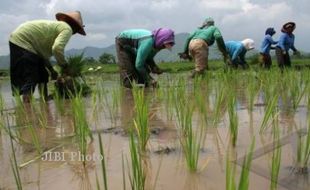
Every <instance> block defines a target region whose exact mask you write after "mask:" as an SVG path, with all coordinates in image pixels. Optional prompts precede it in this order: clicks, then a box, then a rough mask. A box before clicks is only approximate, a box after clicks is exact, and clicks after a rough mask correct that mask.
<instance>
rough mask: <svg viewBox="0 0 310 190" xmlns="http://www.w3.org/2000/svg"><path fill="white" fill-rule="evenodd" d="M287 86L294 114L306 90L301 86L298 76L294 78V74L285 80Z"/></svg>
mask: <svg viewBox="0 0 310 190" xmlns="http://www.w3.org/2000/svg"><path fill="white" fill-rule="evenodd" d="M287 84H288V90H289V94H290V98H291V101H292V106H293V112H296V110H297V108H298V105H299V103H300V101H301V99H302V97H303V96H304V94H305V91H306V88H305V86H304V85H302V83H301V81H300V79H299V76H296V73H294V74H292V75H290V77H289V78H288V79H287Z"/></svg>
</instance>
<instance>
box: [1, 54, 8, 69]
mask: <svg viewBox="0 0 310 190" xmlns="http://www.w3.org/2000/svg"><path fill="white" fill-rule="evenodd" d="M9 67H10V56H9V55H3V56H0V69H9Z"/></svg>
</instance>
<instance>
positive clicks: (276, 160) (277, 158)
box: [270, 123, 282, 190]
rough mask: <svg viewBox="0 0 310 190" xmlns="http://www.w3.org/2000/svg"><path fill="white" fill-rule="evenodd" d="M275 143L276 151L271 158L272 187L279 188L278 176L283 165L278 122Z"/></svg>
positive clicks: (275, 124)
mask: <svg viewBox="0 0 310 190" xmlns="http://www.w3.org/2000/svg"><path fill="white" fill-rule="evenodd" d="M273 143H274V148H275V149H274V151H273V152H272V159H271V174H270V175H271V182H270V189H271V190H275V189H277V184H278V177H279V171H280V165H281V152H282V150H281V145H280V132H279V125H278V123H274V124H273Z"/></svg>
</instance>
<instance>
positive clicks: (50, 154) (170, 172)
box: [0, 68, 310, 190]
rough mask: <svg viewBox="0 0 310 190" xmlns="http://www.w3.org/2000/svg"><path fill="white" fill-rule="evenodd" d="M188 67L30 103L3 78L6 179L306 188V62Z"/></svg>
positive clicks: (169, 189)
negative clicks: (203, 69) (154, 84)
mask: <svg viewBox="0 0 310 190" xmlns="http://www.w3.org/2000/svg"><path fill="white" fill-rule="evenodd" d="M188 76H189V72H179V73H164V74H162V75H160V76H158V77H157V80H158V82H159V88H156V89H152V88H151V89H144V88H140V87H137V86H135V87H134V88H133V89H131V90H130V89H124V88H122V87H121V86H120V85H119V77H118V74H108V73H99V74H98V73H96V74H93V75H92V74H87V82H88V83H89V84H91V86H92V92H91V94H90V95H89V96H87V97H81V96H76V97H72V98H71V99H62V98H60V97H59V96H57V94H55V96H54V99H53V100H50V101H48V102H42V101H39V100H38V99H37V98H35V99H34V100H33V101H32V102H31V103H30V105H28V106H24V105H23V104H22V102H21V100H20V99H18V98H13V97H12V96H11V92H10V85H9V81H7V80H4V81H3V80H2V81H0V90H1V96H0V110H1V120H0V121H1V123H0V166H1V169H0V189H1V190H9V189H29V190H36V189H44V190H54V189H77V190H78V189H81V190H84V189H85V190H91V189H105V190H106V189H110V190H118V189H122V190H124V189H134V190H143V189H146V190H180V189H182V190H202V189H203V190H224V189H226V190H234V189H239V190H246V189H250V190H262V189H264V190H265V189H272V190H274V189H278V190H308V189H309V186H310V177H309V174H308V173H309V172H310V169H309V164H310V163H309V158H310V117H309V116H310V115H309V114H310V113H309V111H310V72H309V69H307V68H304V69H300V70H297V69H294V68H291V69H288V70H283V71H280V70H279V69H278V68H272V69H271V70H262V69H257V70H255V69H248V70H223V69H214V70H210V71H208V72H207V73H206V75H205V76H203V77H197V78H195V79H189V78H188ZM35 97H37V96H36V95H35Z"/></svg>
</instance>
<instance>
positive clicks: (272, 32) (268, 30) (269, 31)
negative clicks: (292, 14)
mask: <svg viewBox="0 0 310 190" xmlns="http://www.w3.org/2000/svg"><path fill="white" fill-rule="evenodd" d="M275 33H276V31H275V30H274V28H267V30H266V32H265V35H267V34H269V35H270V36H272V35H274V34H275Z"/></svg>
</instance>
